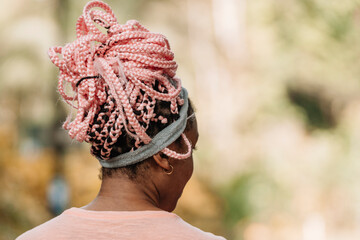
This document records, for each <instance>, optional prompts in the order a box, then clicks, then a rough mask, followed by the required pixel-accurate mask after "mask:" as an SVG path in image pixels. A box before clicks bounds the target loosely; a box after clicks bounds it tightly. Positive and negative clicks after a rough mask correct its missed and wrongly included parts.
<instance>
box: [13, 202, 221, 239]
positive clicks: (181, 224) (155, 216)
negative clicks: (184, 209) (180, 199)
mask: <svg viewBox="0 0 360 240" xmlns="http://www.w3.org/2000/svg"><path fill="white" fill-rule="evenodd" d="M28 239H31V240H41V239H46V240H48V239H52V240H57V239H79V240H81V239H84V240H85V239H86V240H89V239H144V240H146V239H156V240H161V239H184V240H186V239H191V240H193V239H199V240H201V239H204V240H205V239H209V240H212V239H213V240H224V238H223V237H218V236H215V235H214V234H212V233H207V232H203V231H201V230H200V229H198V228H196V227H193V226H191V225H190V224H188V223H186V222H185V221H184V220H182V219H181V218H180V217H179V216H177V215H176V214H174V213H169V212H165V211H89V210H85V209H81V208H70V209H68V210H66V211H64V212H63V213H62V214H61V215H59V216H57V217H55V218H53V219H51V220H50V221H48V222H45V223H43V224H41V225H40V226H38V227H35V228H34V229H31V230H29V231H27V232H25V233H24V234H22V235H20V236H19V237H18V238H17V240H28Z"/></svg>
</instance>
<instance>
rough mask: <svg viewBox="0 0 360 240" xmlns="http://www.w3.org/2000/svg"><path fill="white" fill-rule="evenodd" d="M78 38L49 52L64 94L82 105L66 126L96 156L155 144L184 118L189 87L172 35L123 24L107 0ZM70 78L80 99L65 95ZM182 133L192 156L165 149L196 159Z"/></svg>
mask: <svg viewBox="0 0 360 240" xmlns="http://www.w3.org/2000/svg"><path fill="white" fill-rule="evenodd" d="M94 8H100V10H99V9H94ZM95 24H97V25H98V26H100V27H102V28H104V29H105V30H106V33H103V32H101V31H100V29H99V28H98V26H96V25H95ZM76 35H77V39H76V40H75V41H74V42H72V43H69V44H67V45H65V46H64V47H53V48H50V50H49V56H50V59H51V61H52V62H53V63H54V64H55V65H56V66H57V67H58V68H59V71H60V74H59V82H58V90H59V93H60V95H61V96H62V97H63V99H64V100H65V101H66V102H67V103H68V104H69V105H71V106H72V107H73V108H76V109H77V113H76V116H75V119H73V120H72V119H71V118H72V116H71V115H69V116H68V118H67V119H66V121H65V123H64V124H63V127H64V129H66V130H69V132H68V133H69V135H70V137H71V138H75V139H76V140H77V141H80V142H82V141H86V142H89V143H91V144H92V147H91V153H92V154H93V155H95V156H100V157H101V158H102V159H105V160H106V159H109V158H111V157H113V156H116V155H118V154H121V153H125V152H128V151H133V150H135V149H137V148H139V147H141V146H142V145H144V144H148V143H149V142H150V141H151V139H152V137H154V135H156V134H157V133H158V132H159V131H161V130H162V129H163V128H165V127H166V126H167V125H168V124H170V123H171V122H173V121H175V120H176V119H177V118H178V113H179V110H180V108H181V106H182V105H183V103H184V100H183V99H181V98H180V96H179V94H180V91H181V88H182V87H181V81H180V79H179V78H177V77H176V76H175V74H176V69H177V64H176V62H175V61H174V54H173V53H172V51H171V50H170V45H169V42H168V40H167V39H166V37H165V36H163V35H161V34H158V33H152V32H149V30H147V29H146V28H145V27H143V26H142V25H141V24H140V23H139V22H137V21H135V20H130V21H128V22H127V23H126V24H124V25H120V24H118V23H117V20H116V17H115V15H114V13H113V11H112V10H111V9H110V7H109V6H108V5H107V4H105V3H103V2H101V1H93V2H90V3H88V4H87V5H86V6H85V7H84V10H83V14H82V15H81V16H80V17H79V19H78V21H77V24H76ZM65 83H69V84H70V85H71V88H72V90H73V91H74V93H75V94H74V95H73V96H69V95H67V94H66V93H65V91H64V84H65ZM75 103H77V104H75ZM182 137H183V138H184V140H185V143H186V145H187V146H188V151H187V152H186V153H184V154H181V153H177V152H174V151H172V150H170V149H168V148H165V149H163V150H162V152H163V153H164V154H166V155H168V156H170V157H173V158H177V159H184V158H187V157H189V156H190V154H191V145H190V142H189V140H188V139H187V137H186V136H185V134H182Z"/></svg>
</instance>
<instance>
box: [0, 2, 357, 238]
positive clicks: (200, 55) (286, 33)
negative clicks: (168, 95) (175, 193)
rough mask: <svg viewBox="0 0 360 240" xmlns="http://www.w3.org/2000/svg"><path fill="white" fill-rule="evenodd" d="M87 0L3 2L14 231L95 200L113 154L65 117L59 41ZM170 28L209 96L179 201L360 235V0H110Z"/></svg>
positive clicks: (0, 55)
mask: <svg viewBox="0 0 360 240" xmlns="http://www.w3.org/2000/svg"><path fill="white" fill-rule="evenodd" d="M86 2H87V1H85V0H77V1H70V0H12V1H10V0H2V1H1V2H0V29H1V30H0V46H1V47H0V189H1V194H0V239H14V238H15V237H16V236H18V235H19V234H21V233H23V232H24V231H26V230H29V229H30V228H33V227H35V226H37V225H39V224H41V223H43V222H45V221H47V220H49V219H50V218H52V217H54V216H56V215H57V214H59V213H61V212H62V211H63V209H64V208H68V207H71V206H75V207H80V206H83V205H86V204H87V203H89V202H90V201H91V200H92V198H94V197H95V196H96V194H97V190H98V188H99V186H100V180H99V179H98V173H99V168H100V165H99V164H98V162H97V160H95V158H93V157H92V156H91V155H90V152H89V146H88V145H87V144H79V143H77V142H76V141H72V140H71V139H70V138H69V137H68V135H67V133H66V131H65V130H62V129H61V125H62V123H63V121H65V118H66V116H67V114H68V113H69V111H70V108H69V107H68V106H66V104H64V103H63V102H62V100H60V97H59V95H58V93H57V69H56V67H55V66H54V65H52V64H51V62H50V60H49V59H48V56H47V50H48V48H49V47H50V46H55V45H64V44H65V43H66V42H70V41H73V40H74V39H75V37H76V36H75V23H76V20H77V17H79V16H80V15H81V13H82V8H83V7H84V5H85V4H86ZM106 2H107V3H109V4H110V5H111V6H112V8H113V10H114V12H115V14H116V16H117V17H118V21H119V22H120V23H125V22H126V21H127V20H128V19H137V20H139V21H140V22H141V23H142V24H143V25H145V26H146V27H147V28H149V29H150V30H151V31H154V32H161V33H163V34H164V35H166V36H167V37H168V39H169V41H170V44H171V47H172V49H173V51H174V52H175V58H176V60H177V62H178V64H179V69H178V72H177V75H178V76H179V77H180V78H181V79H182V81H183V84H184V86H185V87H186V88H187V89H188V90H189V92H190V95H191V98H192V100H193V101H194V103H195V105H196V109H197V118H198V123H199V131H200V141H199V145H198V150H197V152H196V153H195V173H194V176H193V178H192V179H191V180H190V182H189V184H188V185H187V188H186V189H185V192H184V194H183V197H182V198H181V200H180V202H179V205H178V207H177V209H176V213H177V214H178V215H180V216H181V217H182V218H184V219H185V220H186V221H188V222H189V223H191V224H193V225H195V226H197V227H199V228H201V229H203V230H205V231H210V232H213V233H215V234H218V235H222V236H225V237H226V238H227V239H230V240H231V239H236V240H237V239H241V240H348V239H349V240H350V239H351V240H352V239H360V94H359V93H360V92H359V91H360V62H359V59H360V44H359V43H360V1H359V0H342V1H329V0H256V1H254V0H253V1H250V0H182V1H178V0H131V1H130V0H127V1H125V0H116V1H115V0H107V1H106Z"/></svg>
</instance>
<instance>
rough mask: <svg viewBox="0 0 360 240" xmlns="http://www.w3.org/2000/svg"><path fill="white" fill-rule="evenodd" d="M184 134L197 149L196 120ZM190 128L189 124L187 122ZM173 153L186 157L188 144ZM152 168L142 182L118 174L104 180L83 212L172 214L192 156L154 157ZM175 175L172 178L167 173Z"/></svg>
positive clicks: (187, 178)
mask: <svg viewBox="0 0 360 240" xmlns="http://www.w3.org/2000/svg"><path fill="white" fill-rule="evenodd" d="M192 121H193V124H191V127H190V128H189V127H187V128H186V130H185V131H184V133H185V135H186V136H187V138H188V139H189V140H190V142H191V144H192V148H195V145H196V143H197V140H198V138H199V133H198V129H197V123H196V118H195V117H194V118H193V119H192ZM188 124H189V122H188ZM169 148H170V149H171V150H174V151H176V152H180V153H185V152H186V151H187V147H186V144H185V142H184V140H182V142H181V144H175V143H173V144H171V145H170V146H169ZM148 161H149V163H148V165H149V168H148V169H147V170H146V173H145V174H144V175H143V176H141V179H137V180H136V181H134V180H130V179H129V178H128V176H126V174H121V173H119V174H116V175H114V176H112V177H110V178H105V179H103V181H102V183H101V188H100V191H99V193H98V195H97V196H96V198H95V199H94V200H93V201H92V202H91V203H89V204H88V205H86V206H84V207H83V209H86V210H93V211H144V210H153V211H154V210H155V211H161V210H164V211H168V212H172V211H173V210H174V209H175V207H176V204H177V201H178V199H179V198H180V196H181V194H182V192H183V189H184V187H185V185H186V183H187V182H188V181H189V179H190V177H191V175H192V172H193V158H192V154H191V156H190V157H189V158H187V159H184V160H178V159H172V158H169V157H167V156H163V155H162V154H159V153H158V154H155V155H154V156H153V157H152V158H151V159H150V160H148ZM170 165H172V166H173V172H172V173H171V174H170V175H169V174H166V172H170V171H171V169H172V168H171V166H170Z"/></svg>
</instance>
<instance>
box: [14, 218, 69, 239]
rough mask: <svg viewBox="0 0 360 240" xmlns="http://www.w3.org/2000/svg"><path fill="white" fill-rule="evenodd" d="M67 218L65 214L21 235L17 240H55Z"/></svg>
mask: <svg viewBox="0 0 360 240" xmlns="http://www.w3.org/2000/svg"><path fill="white" fill-rule="evenodd" d="M64 218H65V216H64V215H63V214H61V215H59V216H57V217H55V218H53V219H51V220H49V221H47V222H45V223H43V224H41V225H39V226H37V227H35V228H33V229H30V230H29V231H27V232H25V233H23V234H21V235H20V236H19V237H17V238H16V240H29V239H31V240H42V239H53V236H54V234H56V235H57V236H58V232H59V231H61V229H62V227H61V226H62V225H63V222H64V220H63V219H64Z"/></svg>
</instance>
